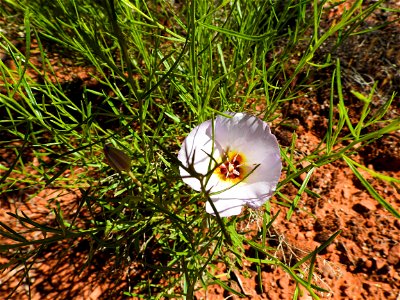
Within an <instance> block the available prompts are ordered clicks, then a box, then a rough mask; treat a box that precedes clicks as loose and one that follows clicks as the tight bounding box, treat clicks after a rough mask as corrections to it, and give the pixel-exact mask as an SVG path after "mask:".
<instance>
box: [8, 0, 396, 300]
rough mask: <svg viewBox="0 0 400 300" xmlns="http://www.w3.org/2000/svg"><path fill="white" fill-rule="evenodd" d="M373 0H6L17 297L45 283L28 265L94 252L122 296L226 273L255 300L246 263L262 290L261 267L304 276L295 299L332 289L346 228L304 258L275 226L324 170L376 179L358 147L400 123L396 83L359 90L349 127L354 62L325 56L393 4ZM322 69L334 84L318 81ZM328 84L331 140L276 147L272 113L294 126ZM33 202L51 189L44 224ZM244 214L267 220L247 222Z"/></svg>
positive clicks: (11, 268)
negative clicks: (347, 83) (280, 248)
mask: <svg viewBox="0 0 400 300" xmlns="http://www.w3.org/2000/svg"><path fill="white" fill-rule="evenodd" d="M362 2H363V1H360V0H357V1H353V2H352V4H351V6H350V7H349V9H348V10H346V11H345V12H343V14H342V15H341V16H340V17H339V18H338V19H335V20H334V21H333V22H332V24H329V26H326V27H324V28H322V26H321V24H320V21H321V18H322V16H323V15H326V14H327V13H328V12H329V11H327V10H329V9H330V8H327V7H326V4H327V3H328V2H327V1H322V2H318V1H311V0H306V1H292V0H289V1H258V0H257V1H222V2H221V1H219V2H218V1H217V2H212V1H206V0H194V1H190V2H188V3H187V5H182V6H181V5H180V2H179V1H175V2H174V1H147V2H146V1H128V0H121V1H112V0H104V1H92V0H64V1H39V0H18V1H16V0H6V1H3V2H2V3H4V5H0V12H1V14H0V15H2V16H5V17H4V18H6V20H5V21H6V22H5V23H4V24H7V26H4V28H3V27H2V28H0V56H1V58H2V59H1V60H0V110H1V112H2V118H1V120H0V129H1V136H2V139H1V141H0V145H1V147H0V151H2V152H1V153H2V155H3V156H2V157H3V158H4V159H3V160H2V161H1V164H0V176H1V178H0V188H1V192H2V197H3V198H2V199H1V200H2V201H3V202H4V209H3V207H2V209H3V211H6V212H7V214H5V216H6V217H7V218H9V219H6V221H4V222H3V221H0V237H1V243H0V254H1V257H2V264H1V265H0V269H1V270H2V272H3V273H9V274H12V276H9V277H8V278H9V280H11V279H10V278H18V280H19V281H18V283H17V284H16V285H12V288H11V289H10V293H11V295H10V297H9V298H16V297H13V293H16V292H21V291H22V292H21V293H23V292H24V291H29V293H30V291H31V290H33V288H34V284H35V282H38V280H36V281H35V279H36V278H33V277H32V276H33V274H32V273H30V270H33V269H35V268H40V266H41V264H43V262H48V261H49V260H50V258H51V254H54V255H53V256H54V259H55V260H57V262H60V263H63V262H66V261H69V260H68V259H65V257H64V256H63V255H67V254H68V253H70V252H72V254H71V257H75V258H82V257H83V258H84V260H83V261H78V262H74V263H73V264H72V265H73V266H74V268H76V270H75V271H76V272H78V273H80V272H83V271H82V270H84V269H85V268H87V269H89V270H93V268H96V267H98V264H97V262H99V261H101V262H102V265H103V264H104V265H107V266H109V268H110V274H111V275H110V276H108V275H109V274H106V275H104V276H101V278H102V279H104V278H106V279H109V280H110V281H112V283H113V284H112V285H110V286H111V288H110V289H109V291H108V292H109V293H110V295H112V296H110V297H111V298H113V299H118V298H124V297H137V298H141V299H162V298H165V299H167V298H173V299H181V298H186V299H193V298H194V297H195V296H194V295H195V293H196V291H199V290H207V287H208V286H210V285H213V284H218V285H220V286H221V287H223V289H224V290H226V292H227V293H229V294H235V295H238V296H242V297H245V296H246V295H245V292H244V291H243V289H242V290H241V289H237V288H233V287H232V285H231V284H230V283H231V282H232V281H234V280H235V279H234V278H235V277H234V276H232V274H233V273H234V272H237V271H240V270H241V268H242V266H243V265H244V264H243V262H244V261H247V262H250V263H251V264H253V265H254V266H255V268H254V269H255V270H256V272H257V275H256V276H257V280H258V281H259V286H260V288H261V289H263V288H262V286H263V285H262V282H261V281H262V274H261V273H262V269H263V268H264V267H265V266H266V265H268V266H271V265H272V266H276V267H279V268H281V269H283V270H284V271H285V272H286V273H287V274H288V275H289V276H290V278H291V280H292V281H293V282H294V283H295V287H294V288H293V298H294V299H295V298H297V297H298V296H299V295H300V294H301V292H302V291H303V290H306V291H307V293H309V294H310V295H311V296H312V297H313V298H315V299H318V298H319V297H320V296H321V295H322V296H323V295H324V293H326V292H327V290H326V289H324V288H322V287H320V286H319V285H318V283H316V282H315V280H314V279H315V277H314V267H315V261H316V257H317V255H318V254H319V253H320V252H321V251H322V250H323V249H325V248H326V247H327V246H328V245H329V244H330V243H331V242H332V241H333V240H334V238H335V237H336V236H337V235H338V234H339V233H340V231H338V232H336V233H334V234H332V236H331V237H329V238H328V239H327V240H326V242H324V243H321V245H320V246H319V247H318V248H317V249H316V250H314V251H311V252H310V253H309V254H307V255H305V256H304V257H302V258H299V259H298V261H297V262H296V263H295V264H294V265H293V264H289V262H287V261H285V260H282V259H281V258H280V257H279V256H278V255H276V251H277V249H276V247H275V246H274V243H272V242H271V241H273V240H274V237H273V236H271V235H270V231H269V229H271V228H272V227H273V226H274V222H275V220H276V218H277V216H278V214H279V211H281V210H282V211H283V210H284V211H286V214H287V219H290V217H291V216H292V214H295V213H296V211H298V208H301V209H303V210H307V209H308V208H307V207H306V205H305V204H304V203H302V201H301V200H302V196H303V195H304V194H305V193H307V194H308V195H309V196H310V197H316V198H318V197H319V195H318V194H316V192H314V191H312V190H311V189H310V188H309V186H308V183H309V181H310V178H312V176H313V172H314V170H316V169H317V168H319V167H321V166H324V165H326V164H331V163H332V162H334V161H337V160H343V161H345V162H346V163H347V164H349V166H351V169H352V170H353V172H354V174H355V175H356V176H357V178H362V176H361V174H360V172H359V171H358V169H359V168H361V166H359V165H357V162H356V161H355V160H353V159H352V155H353V154H354V153H356V151H357V150H358V149H360V148H362V147H363V146H365V145H368V143H370V142H371V141H374V140H376V139H379V138H381V137H382V136H385V135H387V134H390V133H392V132H395V131H397V130H399V129H400V125H399V120H398V119H393V118H390V117H387V118H386V116H387V112H388V111H390V107H391V103H392V101H393V99H394V96H395V95H393V96H391V97H388V99H387V101H386V102H385V104H384V105H383V106H382V107H381V109H379V110H378V111H375V112H372V111H371V110H370V109H369V105H370V103H371V101H370V100H371V98H372V97H373V95H374V91H372V92H371V95H368V96H365V95H358V96H359V97H360V98H362V99H363V100H362V101H363V103H365V106H364V108H363V113H362V116H360V122H358V124H357V125H354V124H352V123H351V120H350V118H349V115H348V110H347V107H346V101H345V99H344V96H343V87H342V84H341V72H340V60H339V59H337V60H336V61H334V60H333V59H332V55H331V53H328V55H326V57H324V58H323V59H320V55H316V54H317V51H318V50H319V49H320V47H321V46H322V45H324V44H326V43H328V42H331V43H334V44H335V47H339V46H340V44H341V43H342V42H343V41H344V40H345V38H346V37H348V36H349V35H351V34H353V33H357V34H364V33H365V32H366V31H367V30H363V31H360V32H357V28H358V25H359V24H360V23H361V22H363V20H365V19H367V17H368V16H369V15H370V14H372V13H373V12H374V10H376V9H380V8H381V5H382V2H383V1H382V0H380V1H376V2H374V4H372V5H368V7H367V8H366V9H363V7H362ZM340 3H341V2H338V3H331V4H330V5H332V6H333V7H334V6H336V5H339V4H340ZM333 7H332V9H333ZM13 24H14V25H15V26H13ZM371 30H373V29H371ZM310 33H312V34H310ZM16 41H17V42H16ZM20 43H22V44H23V47H20V46H19V44H20ZM54 51H57V53H56V54H57V55H53V54H54V53H53V52H54ZM318 54H319V53H318ZM68 62H69V63H68ZM64 65H68V68H67V69H63V68H64ZM82 70H84V72H83V71H82ZM321 70H323V71H324V72H326V73H327V74H330V77H329V78H330V81H329V82H330V86H327V85H326V84H321V82H316V81H315V80H314V79H313V78H314V77H313V76H311V77H310V76H309V74H314V76H316V74H318V72H319V71H321ZM71 73H72V74H71ZM82 73H84V74H83V75H82ZM324 82H327V80H324ZM319 88H324V89H328V90H329V91H330V98H329V99H328V100H329V114H328V116H327V118H328V120H327V124H328V125H327V128H326V135H325V136H324V137H323V138H322V141H323V142H322V141H321V143H320V144H319V145H317V146H316V147H315V149H313V150H312V151H311V152H310V153H308V154H304V153H301V155H300V154H299V151H298V149H296V147H295V144H296V135H295V134H294V135H293V138H292V141H291V142H289V144H288V145H284V146H283V145H281V147H279V145H278V143H277V139H276V138H275V136H274V135H272V134H271V132H270V128H269V126H268V125H267V123H266V122H264V121H263V120H267V121H268V122H269V123H270V122H273V124H274V125H273V126H274V128H275V127H285V128H287V127H289V126H291V125H290V124H291V122H290V121H291V120H288V119H287V117H286V116H285V113H284V105H286V104H288V103H291V102H292V101H296V99H297V98H299V97H302V96H303V95H308V94H309V93H311V92H310V91H315V90H317V89H319ZM363 97H364V98H363ZM226 111H240V113H231V112H228V113H224V112H226ZM242 112H243V113H242ZM255 115H263V120H261V119H260V118H259V117H256V116H255ZM213 116H215V118H213ZM385 118H386V119H385ZM288 124H289V125H288ZM376 124H379V129H371V128H374V127H373V126H374V125H376ZM193 128H194V129H193ZM289 128H291V129H293V126H291V127H289ZM183 139H185V140H184V141H183V143H181V141H182V140H183ZM107 143H113V145H118V146H115V147H114V146H110V145H108V144H107ZM104 144H107V146H106V147H105V148H104V149H103V146H102V145H104ZM180 146H181V147H180ZM122 149H123V150H122ZM128 150H129V151H128ZM177 156H178V158H177ZM366 169H367V171H368V168H366ZM281 171H282V174H283V175H282V176H281V177H282V178H281V180H280V175H281ZM364 171H365V170H364ZM127 174H128V175H129V177H128V176H126V175H127ZM303 175H305V177H303ZM372 175H373V176H374V177H378V178H380V179H382V180H390V181H391V182H393V183H396V184H398V183H399V182H398V180H397V181H396V179H393V178H389V177H388V176H386V177H383V176H382V175H380V174H378V173H376V172H374V173H372ZM182 178H183V182H182ZM388 178H389V179H388ZM300 179H301V180H300ZM185 183H187V185H189V186H190V187H192V188H193V189H194V191H193V189H190V188H188V186H187V185H186V184H185ZM288 184H291V185H293V186H294V187H295V189H297V191H296V192H295V194H294V195H293V194H286V193H285V191H284V188H285V186H286V185H288ZM362 184H364V185H365V187H366V189H367V190H368V191H369V192H370V194H371V195H373V197H374V198H375V199H376V200H377V201H378V202H379V203H380V204H381V205H382V206H383V207H384V208H385V209H387V210H388V211H390V212H391V213H392V214H393V216H395V217H399V216H400V214H399V213H398V212H397V211H396V209H395V208H393V207H392V206H391V205H390V204H389V203H388V202H387V201H386V200H385V199H384V198H383V197H382V196H381V195H380V194H379V193H378V192H377V191H375V190H374V188H373V187H372V186H371V184H370V183H369V182H368V181H367V180H363V181H362ZM54 191H57V192H58V191H62V193H61V196H60V194H58V193H57V194H54V193H53V192H54ZM197 192H201V193H197ZM65 194H68V195H75V198H74V201H70V202H66V201H65V199H64V198H63V197H62V195H65ZM43 195H46V197H44V196H43ZM48 195H50V196H48ZM271 196H272V197H271ZM36 197H39V199H40V200H43V199H45V200H43V201H46V205H43V206H42V207H40V209H39V211H40V212H44V213H43V215H41V217H42V218H39V219H37V218H36V217H37V215H38V214H30V212H29V210H28V209H27V207H29V205H28V204H30V203H34V204H36V203H42V202H41V201H35V200H36V199H37V198H36ZM32 199H34V200H33V201H32ZM205 200H206V204H205V208H204V201H205ZM3 202H2V203H3ZM263 205H264V207H265V209H258V208H260V207H261V206H263ZM244 206H248V207H250V208H252V209H258V210H257V214H254V213H253V211H252V209H249V210H243V207H244ZM208 214H211V215H215V217H213V216H209V215H208ZM310 214H312V213H311V212H310ZM254 215H256V216H257V218H256V219H255V220H254V219H252V216H254ZM225 216H226V217H227V216H231V217H230V218H221V217H225ZM253 221H254V223H253ZM247 224H249V226H251V225H255V227H257V230H256V231H257V232H255V233H254V234H250V233H249V232H248V231H246V230H243V228H245V227H246V225H247ZM50 249H55V250H54V251H53V252H49V251H50ZM82 249H83V250H82ZM247 250H251V251H247ZM80 251H83V252H82V254H81V253H80ZM77 253H78V254H77ZM54 265H57V266H58V265H59V264H58V263H56V264H54ZM221 265H223V269H222V270H221ZM48 269H49V268H48ZM50 269H51V268H50ZM54 271H58V270H57V268H55V269H54ZM103 271H104V270H103V269H101V268H99V269H96V270H95V271H94V272H95V273H100V272H103ZM14 274H15V275H14ZM63 274H66V275H65V276H67V273H66V272H65V273H63ZM113 276H114V277H113ZM115 276H117V277H118V278H115ZM51 278H52V277H50V279H51ZM54 278H59V277H56V276H54ZM118 280H125V281H124V282H125V283H126V284H127V285H128V286H127V285H122V284H121V285H117V284H115V285H114V282H120V281H118ZM66 281H67V280H66ZM6 284H8V281H2V288H3V287H4V286H5V285H6ZM72 284H75V282H73V283H72ZM84 284H86V283H84ZM26 285H27V286H29V288H25V287H26ZM57 285H58V283H55V284H54V283H53V284H52V286H51V290H52V291H53V290H54V289H56V288H57ZM102 287H103V286H102ZM121 289H122V290H121ZM65 290H68V291H71V293H72V292H76V291H78V292H79V288H76V287H75V286H71V288H64V291H65ZM261 292H263V291H261ZM17 296H20V294H19V295H17ZM25 296H26V295H22V296H21V297H20V298H26V297H25ZM28 296H31V295H30V294H29V295H28ZM69 296H70V297H69V298H81V296H82V295H69ZM105 297H107V296H105ZM5 298H6V297H5ZM32 298H34V297H32ZM59 298H66V297H63V296H60V297H59ZM67 298H68V297H67Z"/></svg>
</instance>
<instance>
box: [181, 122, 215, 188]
mask: <svg viewBox="0 0 400 300" xmlns="http://www.w3.org/2000/svg"><path fill="white" fill-rule="evenodd" d="M211 127H212V123H211V120H208V121H205V122H203V123H201V124H200V125H199V126H197V127H195V128H194V129H193V130H192V131H191V132H190V133H189V135H188V136H187V137H186V139H185V140H184V141H183V144H182V147H181V149H180V150H179V153H178V159H179V160H180V161H181V162H182V164H183V165H184V166H185V167H188V168H191V167H192V168H194V171H195V172H196V173H198V174H202V175H205V174H207V172H208V171H209V169H210V167H212V164H210V163H212V159H211V158H210V157H211V154H212V155H213V156H214V157H218V158H219V157H220V156H221V154H220V152H219V149H220V147H218V146H217V145H215V144H214V147H213V140H212V135H211V136H210V135H209V134H208V133H207V132H208V131H209V128H211ZM179 170H180V174H181V176H182V180H183V181H184V182H185V183H186V184H188V185H190V186H191V187H192V188H193V189H194V190H197V191H200V189H201V184H200V181H199V180H198V179H197V178H194V177H192V176H191V175H190V174H189V173H188V172H187V171H186V170H185V169H183V168H179Z"/></svg>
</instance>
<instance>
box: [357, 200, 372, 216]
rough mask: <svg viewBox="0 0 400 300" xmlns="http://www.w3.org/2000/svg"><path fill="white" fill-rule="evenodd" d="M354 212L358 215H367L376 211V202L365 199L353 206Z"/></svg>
mask: <svg viewBox="0 0 400 300" xmlns="http://www.w3.org/2000/svg"><path fill="white" fill-rule="evenodd" d="M353 210H355V211H356V212H358V213H367V212H370V211H374V210H376V202H375V201H373V200H369V199H363V200H361V201H360V202H359V203H357V204H355V205H354V206H353Z"/></svg>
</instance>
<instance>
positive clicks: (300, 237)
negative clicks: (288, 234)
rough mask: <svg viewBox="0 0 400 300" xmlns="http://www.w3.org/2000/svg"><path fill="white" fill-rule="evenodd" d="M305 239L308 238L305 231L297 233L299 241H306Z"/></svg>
mask: <svg viewBox="0 0 400 300" xmlns="http://www.w3.org/2000/svg"><path fill="white" fill-rule="evenodd" d="M305 239H306V237H305V235H304V233H302V232H298V233H297V234H296V240H297V241H304V240H305Z"/></svg>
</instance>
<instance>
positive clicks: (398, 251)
mask: <svg viewBox="0 0 400 300" xmlns="http://www.w3.org/2000/svg"><path fill="white" fill-rule="evenodd" d="M387 262H388V264H390V265H397V264H398V263H399V262H400V244H397V245H394V246H393V247H392V248H390V249H389V253H388V256H387Z"/></svg>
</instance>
